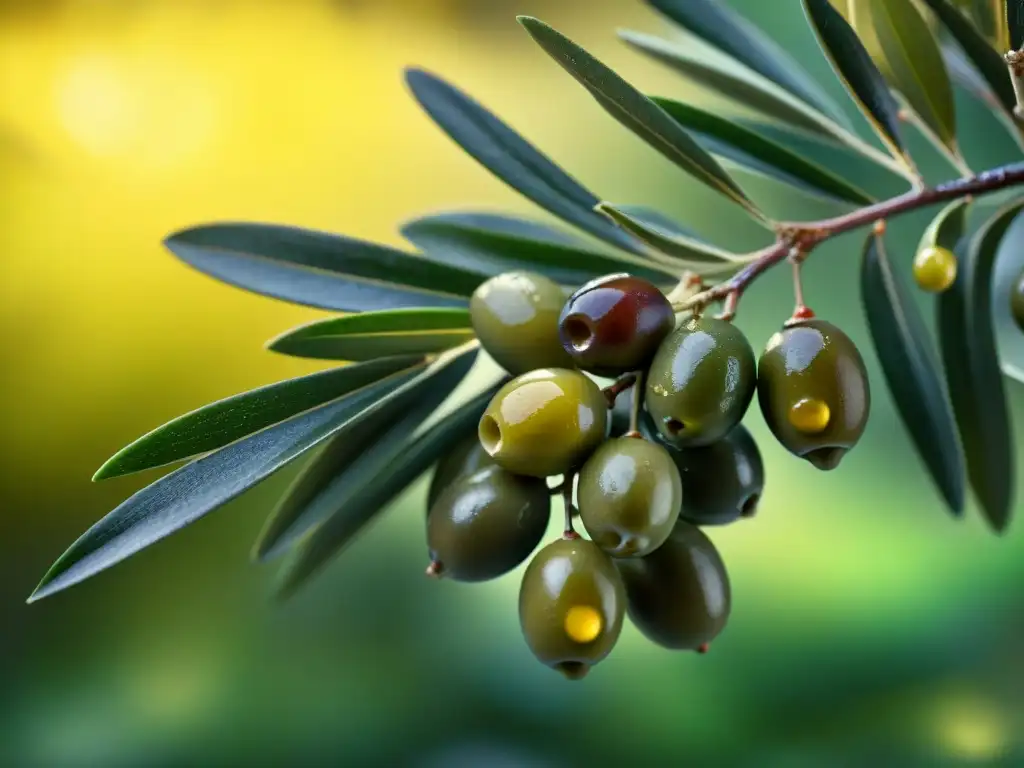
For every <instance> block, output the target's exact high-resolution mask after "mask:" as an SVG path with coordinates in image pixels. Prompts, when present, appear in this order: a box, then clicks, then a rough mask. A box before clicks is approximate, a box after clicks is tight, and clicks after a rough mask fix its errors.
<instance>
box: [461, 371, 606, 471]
mask: <svg viewBox="0 0 1024 768" xmlns="http://www.w3.org/2000/svg"><path fill="white" fill-rule="evenodd" d="M607 426H608V401H607V400H606V399H605V396H604V393H603V392H601V389H600V388H599V387H598V386H597V384H595V383H594V382H593V381H591V380H590V379H589V378H587V377H586V376H585V375H583V374H582V373H580V372H579V371H570V370H566V369H559V368H544V369H541V370H537V371H531V372H530V373H527V374H524V375H523V376H519V377H517V378H515V379H513V380H512V381H510V382H508V383H507V384H505V386H503V387H502V388H501V389H499V390H498V391H497V393H495V395H494V398H493V399H492V400H491V402H490V403H489V404H488V406H487V410H486V411H485V412H484V415H483V416H482V417H481V419H480V426H479V429H478V434H479V437H480V444H481V445H483V447H484V450H486V451H487V453H488V454H489V455H490V457H491V458H492V459H494V461H495V463H497V464H499V465H500V466H502V467H504V468H505V469H507V470H508V471H509V472H514V473H515V474H517V475H529V476H531V477H550V476H552V475H561V474H564V473H565V472H568V471H569V470H572V469H575V468H577V467H579V466H580V465H581V464H582V463H583V462H584V461H585V460H586V458H587V456H589V455H590V453H591V452H592V451H593V450H594V449H595V448H596V447H597V446H598V444H599V443H600V442H601V441H602V440H603V439H604V437H605V434H606V431H607Z"/></svg>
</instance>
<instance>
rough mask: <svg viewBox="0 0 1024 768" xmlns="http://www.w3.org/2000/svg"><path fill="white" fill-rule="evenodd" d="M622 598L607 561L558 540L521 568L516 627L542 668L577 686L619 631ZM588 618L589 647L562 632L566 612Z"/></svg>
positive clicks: (576, 543) (579, 544)
mask: <svg viewBox="0 0 1024 768" xmlns="http://www.w3.org/2000/svg"><path fill="white" fill-rule="evenodd" d="M625 607H626V594H625V590H624V588H623V584H622V579H621V577H620V576H619V573H618V571H616V570H615V566H614V564H613V563H612V560H611V558H610V557H609V556H608V555H607V554H605V553H604V552H603V551H602V550H601V549H600V548H599V547H598V546H597V545H596V544H594V542H592V541H587V540H586V539H579V538H578V539H559V540H558V541H554V542H552V543H551V544H548V545H547V546H546V547H544V548H543V549H541V550H540V551H539V552H538V553H537V554H536V555H534V557H533V560H531V561H530V564H529V565H528V566H527V568H526V571H525V573H524V574H523V581H522V584H521V585H520V589H519V624H520V627H521V628H522V630H523V637H524V638H525V639H526V643H527V645H528V646H529V647H530V650H531V651H532V652H533V655H534V656H536V657H537V659H538V660H539V661H541V662H542V663H543V664H545V665H547V666H549V667H551V668H553V669H555V670H557V671H558V672H560V673H561V674H563V675H565V677H567V678H569V679H571V680H579V679H580V678H582V677H583V676H584V675H586V674H587V672H588V671H590V668H591V667H592V666H593V665H594V664H597V663H598V662H599V661H601V660H602V659H604V658H605V657H606V656H607V655H608V654H609V653H610V652H611V650H612V648H613V647H614V646H615V643H616V642H617V641H618V639H619V634H620V632H621V631H622V621H623V617H624V615H625ZM574 608H576V609H581V608H582V609H584V610H587V611H590V612H592V614H593V615H594V616H595V618H596V619H597V620H598V621H599V631H598V632H597V633H596V635H595V636H594V637H593V639H591V640H590V641H589V642H579V641H578V640H576V639H573V637H571V636H570V635H569V633H568V632H567V629H566V628H567V619H568V616H569V613H570V611H571V610H572V609H574Z"/></svg>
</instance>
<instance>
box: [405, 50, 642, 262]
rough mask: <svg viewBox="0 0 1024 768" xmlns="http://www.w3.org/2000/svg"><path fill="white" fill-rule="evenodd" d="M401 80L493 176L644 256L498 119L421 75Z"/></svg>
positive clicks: (585, 193)
mask: <svg viewBox="0 0 1024 768" xmlns="http://www.w3.org/2000/svg"><path fill="white" fill-rule="evenodd" d="M405 80H406V84H407V85H408V86H409V90H410V91H412V94H413V96H414V97H415V98H416V101H417V102H418V103H419V105H420V107H422V109H423V111H424V112H426V113H427V115H428V116H429V117H430V118H431V119H432V120H433V121H434V122H435V123H436V124H437V126H438V127H439V128H440V129H441V130H443V131H444V132H445V133H446V134H447V135H448V137H449V138H451V139H452V141H454V142H455V143H456V144H458V145H459V146H460V147H462V149H464V150H465V151H466V152H467V153H468V154H469V155H470V157H472V158H473V159H474V160H476V161H477V162H478V163H480V164H481V165H482V166H483V167H484V168H486V169H487V170H489V171H490V172H491V173H492V174H494V175H495V176H497V177H498V178H499V179H501V180H502V181H504V182H505V183H506V184H508V185H509V186H510V187H512V188H513V189H515V190H517V191H518V192H520V193H521V194H522V195H524V196H525V197H526V198H528V199H529V200H532V201H533V202H534V203H536V204H537V205H539V206H540V207H541V208H544V209H545V210H548V211H550V212H551V213H553V214H554V215H555V216H558V217H559V218H561V219H562V220H564V221H566V222H568V223H569V224H573V225H574V226H576V227H579V228H580V229H581V230H583V231H584V232H589V233H590V234H591V235H593V236H595V237H597V238H600V239H601V240H604V241H605V242H608V243H611V244H612V245H615V246H618V247H619V248H622V249H624V250H626V251H631V252H634V253H638V252H639V253H641V254H642V250H640V249H638V246H637V244H636V243H635V242H634V241H633V240H631V239H630V238H628V237H626V236H625V235H624V234H623V233H622V232H620V231H618V230H617V229H615V227H612V226H610V225H609V224H608V222H607V221H605V220H603V219H602V218H601V217H600V216H596V215H595V214H594V210H593V209H594V206H595V205H597V203H598V198H597V196H596V195H594V193H593V192H591V191H590V190H589V189H587V188H586V187H584V186H583V185H582V184H580V183H579V182H578V181H576V179H574V178H572V177H571V176H569V175H568V174H567V173H566V172H565V171H563V170H562V169H561V168H559V167H558V166H557V165H556V164H555V163H554V162H552V160H551V159H550V158H549V157H547V156H546V155H544V154H541V152H539V151H538V150H537V149H536V148H535V147H534V146H533V145H532V144H530V143H529V142H528V141H526V140H525V139H524V138H523V137H522V136H520V135H519V134H518V133H516V132H515V131H513V130H512V128H510V127H509V126H508V125H506V124H505V123H504V122H502V121H501V120H499V119H498V117H497V116H496V115H494V114H492V113H491V112H489V111H488V110H487V109H485V108H484V107H483V106H482V105H481V104H479V103H478V102H476V101H475V100H473V99H472V98H470V97H469V96H468V95H467V94H465V93H463V92H462V91H460V90H459V89H458V88H456V87H455V86H453V85H452V84H450V83H447V82H445V81H444V80H442V79H441V78H440V77H438V76H437V75H434V74H431V73H430V72H427V71H425V70H422V69H414V68H410V69H407V70H406V71H405Z"/></svg>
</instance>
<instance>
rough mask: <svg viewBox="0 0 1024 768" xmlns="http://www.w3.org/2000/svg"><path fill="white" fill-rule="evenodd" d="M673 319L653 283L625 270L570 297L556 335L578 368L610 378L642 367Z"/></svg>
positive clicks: (583, 288) (644, 366) (670, 309)
mask: <svg viewBox="0 0 1024 768" xmlns="http://www.w3.org/2000/svg"><path fill="white" fill-rule="evenodd" d="M675 323H676V318H675V313H674V312H673V311H672V305H671V304H670V303H669V300H668V299H667V298H665V294H663V293H662V292H661V291H660V290H659V289H658V287H657V286H655V285H653V284H652V283H649V282H647V281H646V280H642V279H640V278H638V277H633V276H631V275H627V274H619V275H607V276H605V277H601V278H598V279H597V280H592V281H591V282H589V283H587V284H586V285H584V286H583V287H582V288H580V289H579V290H578V291H576V292H575V293H574V294H573V295H572V296H570V297H569V300H568V301H567V302H566V304H565V307H564V308H563V309H562V314H561V317H560V318H559V320H558V333H559V337H560V338H561V340H562V346H564V347H565V351H566V352H568V353H569V354H570V355H571V356H572V358H573V360H574V361H575V363H576V367H577V368H579V369H580V370H584V371H587V372H588V373H593V374H594V375H596V376H606V377H612V376H618V375H619V374H622V373H627V372H629V371H638V370H641V369H643V368H646V367H647V364H648V363H649V362H650V361H651V358H652V357H654V353H655V352H656V351H657V350H658V345H659V344H661V342H662V340H663V339H664V338H665V337H666V336H668V334H669V333H671V332H672V329H673V328H674V327H675Z"/></svg>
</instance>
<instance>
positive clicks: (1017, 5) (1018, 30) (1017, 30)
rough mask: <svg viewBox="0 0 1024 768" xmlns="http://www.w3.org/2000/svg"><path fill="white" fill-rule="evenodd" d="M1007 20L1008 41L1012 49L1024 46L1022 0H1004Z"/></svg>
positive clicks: (1023, 4)
mask: <svg viewBox="0 0 1024 768" xmlns="http://www.w3.org/2000/svg"><path fill="white" fill-rule="evenodd" d="M1002 3H1003V14H1004V17H1005V20H1006V38H1007V39H1006V42H1007V43H1008V47H1009V49H1011V50H1014V51H1019V50H1020V49H1021V48H1024V3H1021V2H1020V0H1002Z"/></svg>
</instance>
